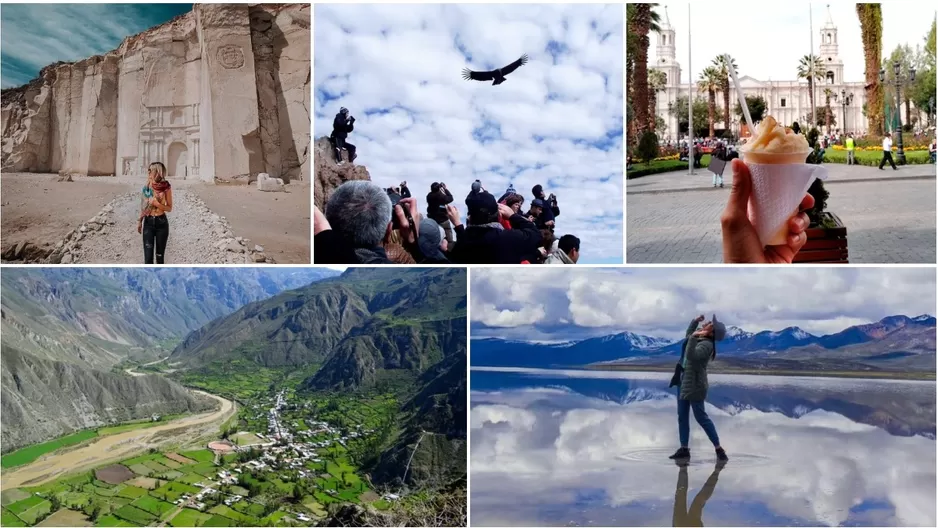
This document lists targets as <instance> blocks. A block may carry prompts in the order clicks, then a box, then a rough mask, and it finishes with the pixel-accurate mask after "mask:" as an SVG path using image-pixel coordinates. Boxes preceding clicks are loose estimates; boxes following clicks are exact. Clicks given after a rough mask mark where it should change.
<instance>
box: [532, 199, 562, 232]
mask: <svg viewBox="0 0 938 528" xmlns="http://www.w3.org/2000/svg"><path fill="white" fill-rule="evenodd" d="M549 198H550V197H545V198H542V200H543V201H544V208H542V209H541V216H539V217H538V219H537V220H538V225H539V226H541V227H545V226H546V225H547V222H550V221H551V220H553V219H554V217H556V216H560V208H559V207H557V201H556V200H550V199H549Z"/></svg>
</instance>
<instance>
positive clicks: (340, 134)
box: [332, 113, 355, 139]
mask: <svg viewBox="0 0 938 528" xmlns="http://www.w3.org/2000/svg"><path fill="white" fill-rule="evenodd" d="M354 129H355V125H354V124H352V122H351V121H350V120H349V119H347V118H346V117H345V116H343V115H342V114H341V113H338V114H336V115H335V119H333V120H332V137H334V138H342V139H345V138H347V137H348V134H349V132H351V131H352V130H354Z"/></svg>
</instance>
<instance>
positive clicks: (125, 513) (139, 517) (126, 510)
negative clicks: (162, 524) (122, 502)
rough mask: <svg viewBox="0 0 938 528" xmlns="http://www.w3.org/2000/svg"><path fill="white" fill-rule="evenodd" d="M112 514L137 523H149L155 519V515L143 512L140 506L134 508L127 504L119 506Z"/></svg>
mask: <svg viewBox="0 0 938 528" xmlns="http://www.w3.org/2000/svg"><path fill="white" fill-rule="evenodd" d="M114 516H115V517H120V518H121V519H124V520H127V521H130V522H132V523H137V524H149V523H151V522H153V521H155V520H156V519H157V516H156V515H153V514H152V513H149V512H145V511H143V510H141V509H140V508H135V507H133V506H131V505H129V504H128V505H126V506H121V507H120V508H119V509H118V510H117V511H115V512H114Z"/></svg>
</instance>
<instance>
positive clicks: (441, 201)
mask: <svg viewBox="0 0 938 528" xmlns="http://www.w3.org/2000/svg"><path fill="white" fill-rule="evenodd" d="M451 203H453V195H452V193H450V192H449V189H440V190H439V191H437V192H429V193H427V216H428V217H430V218H432V219H433V220H435V221H436V223H438V224H442V223H444V222H446V221H447V220H449V216H448V215H447V214H446V206H447V205H448V204H451Z"/></svg>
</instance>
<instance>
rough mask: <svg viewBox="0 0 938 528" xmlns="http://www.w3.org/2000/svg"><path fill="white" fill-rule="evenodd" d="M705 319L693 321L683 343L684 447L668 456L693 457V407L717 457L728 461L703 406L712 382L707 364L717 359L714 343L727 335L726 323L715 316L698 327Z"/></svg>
mask: <svg viewBox="0 0 938 528" xmlns="http://www.w3.org/2000/svg"><path fill="white" fill-rule="evenodd" d="M703 320H704V316H702V315H701V316H699V317H697V318H696V319H694V320H693V321H691V322H690V326H688V327H687V341H686V342H685V344H684V350H683V352H682V356H683V357H682V360H683V367H684V373H683V376H682V377H681V389H680V393H679V394H678V398H677V428H678V435H679V436H680V440H681V447H680V449H678V450H677V451H675V452H674V454H673V455H671V456H670V457H669V458H672V459H681V460H687V459H690V448H689V447H688V445H689V443H690V411H691V409H693V411H694V418H695V419H696V420H697V423H698V424H700V427H702V428H703V430H704V432H706V433H707V437H708V438H709V439H710V442H712V443H713V447H714V448H715V449H716V454H717V459H718V460H722V461H726V460H728V458H727V456H726V452H725V451H723V447H721V446H720V437H719V436H718V435H717V428H716V426H715V425H713V420H711V419H710V417H709V416H707V411H706V409H704V402H705V401H706V399H707V389H709V388H710V384H709V383H708V382H707V365H708V364H709V363H710V361H711V360H712V359H714V358H716V355H717V349H716V345H715V342H716V341H720V340H722V339H723V338H724V337H726V325H724V324H723V323H721V322H719V321H717V317H716V316H715V315H714V316H713V319H711V320H710V321H707V322H706V323H704V325H703V326H702V327H700V329H698V328H697V326H698V325H699V324H700V322H701V321H703Z"/></svg>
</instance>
